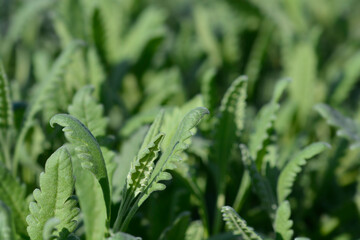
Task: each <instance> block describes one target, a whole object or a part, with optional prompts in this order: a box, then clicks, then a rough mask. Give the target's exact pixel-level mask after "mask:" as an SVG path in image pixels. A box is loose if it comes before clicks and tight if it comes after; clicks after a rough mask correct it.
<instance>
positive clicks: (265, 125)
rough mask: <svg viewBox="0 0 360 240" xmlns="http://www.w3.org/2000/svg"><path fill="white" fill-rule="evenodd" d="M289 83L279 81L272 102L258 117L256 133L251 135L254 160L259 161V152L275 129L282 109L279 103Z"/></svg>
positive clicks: (255, 124) (264, 107)
mask: <svg viewBox="0 0 360 240" xmlns="http://www.w3.org/2000/svg"><path fill="white" fill-rule="evenodd" d="M289 82H290V81H289V79H283V80H280V81H278V82H277V84H276V86H275V89H274V93H273V98H272V100H271V102H270V103H268V104H266V105H265V106H263V107H262V108H261V109H260V111H259V113H258V114H257V115H256V118H255V123H254V132H253V133H252V134H251V135H250V143H249V149H250V154H251V157H252V158H254V159H257V155H258V153H259V151H261V150H262V149H263V148H264V144H265V143H264V142H265V141H266V140H267V139H268V138H269V137H270V135H269V130H270V129H271V128H273V125H274V121H275V119H276V114H277V111H278V110H279V108H280V105H279V103H278V102H279V100H280V97H281V95H282V93H283V92H284V90H285V88H286V87H287V85H288V84H289Z"/></svg>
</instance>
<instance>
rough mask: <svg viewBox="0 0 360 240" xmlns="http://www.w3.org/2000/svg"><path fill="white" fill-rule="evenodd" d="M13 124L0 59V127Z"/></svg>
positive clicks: (5, 79)
mask: <svg viewBox="0 0 360 240" xmlns="http://www.w3.org/2000/svg"><path fill="white" fill-rule="evenodd" d="M12 126H13V111H12V106H11V100H10V92H9V83H8V79H7V77H6V73H5V70H4V68H3V66H2V62H1V61H0V129H1V130H3V129H5V130H6V129H8V128H10V127H12Z"/></svg>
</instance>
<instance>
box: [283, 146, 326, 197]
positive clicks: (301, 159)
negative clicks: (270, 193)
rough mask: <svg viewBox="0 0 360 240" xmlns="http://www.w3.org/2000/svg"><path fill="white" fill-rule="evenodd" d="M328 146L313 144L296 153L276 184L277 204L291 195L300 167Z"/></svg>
mask: <svg viewBox="0 0 360 240" xmlns="http://www.w3.org/2000/svg"><path fill="white" fill-rule="evenodd" d="M327 148H330V145H329V144H327V143H323V142H317V143H313V144H311V145H310V146H308V147H306V148H305V149H303V150H302V151H300V152H299V153H297V154H296V155H295V156H294V157H293V158H292V159H291V160H290V161H289V162H288V163H287V164H286V166H285V167H284V169H283V170H282V171H281V173H280V176H279V179H278V184H277V197H278V203H282V202H283V201H284V200H285V199H286V198H287V197H288V196H289V195H290V193H291V191H292V186H293V184H294V182H295V178H296V175H297V174H298V173H299V172H300V171H301V167H302V166H304V165H305V164H306V160H307V159H310V158H312V157H314V156H315V155H317V154H319V153H321V152H322V151H324V150H325V149H327Z"/></svg>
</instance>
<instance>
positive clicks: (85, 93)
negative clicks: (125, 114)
mask: <svg viewBox="0 0 360 240" xmlns="http://www.w3.org/2000/svg"><path fill="white" fill-rule="evenodd" d="M93 90H94V88H93V87H92V86H85V87H83V88H81V89H80V90H79V91H78V92H77V93H76V94H75V96H74V98H73V102H72V105H70V106H69V108H68V111H69V113H70V115H72V116H74V117H76V118H77V119H78V120H79V121H80V122H82V123H83V124H84V125H85V126H86V127H87V128H88V129H89V131H90V132H91V133H92V134H93V135H94V137H99V136H104V135H105V131H106V126H107V119H106V118H105V117H104V116H103V113H104V108H103V106H102V105H101V104H98V103H97V101H96V100H95V98H93V97H92V96H91V95H92V92H93Z"/></svg>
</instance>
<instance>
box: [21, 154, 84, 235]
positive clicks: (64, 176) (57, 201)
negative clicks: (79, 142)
mask: <svg viewBox="0 0 360 240" xmlns="http://www.w3.org/2000/svg"><path fill="white" fill-rule="evenodd" d="M74 184H75V179H74V177H73V174H72V164H71V159H70V154H69V153H68V151H67V150H66V148H65V147H61V148H59V149H58V150H57V151H56V152H55V153H53V154H52V155H51V156H50V157H49V159H48V160H47V162H46V164H45V172H44V173H42V174H41V175H40V189H35V190H34V192H33V196H34V200H35V201H36V202H31V203H30V205H29V209H30V215H28V216H27V218H26V221H27V223H28V227H27V231H28V233H29V236H30V238H31V239H32V240H41V239H43V230H44V227H45V224H46V223H47V221H48V220H50V219H52V218H57V219H58V220H59V223H58V224H57V225H56V231H54V233H53V234H54V235H56V236H59V239H66V237H67V236H68V235H69V233H71V232H72V231H74V230H75V228H76V220H75V218H76V216H77V215H78V213H79V209H78V208H76V201H75V200H73V199H72V198H71V197H72V193H73V191H74ZM52 226H54V225H52Z"/></svg>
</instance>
